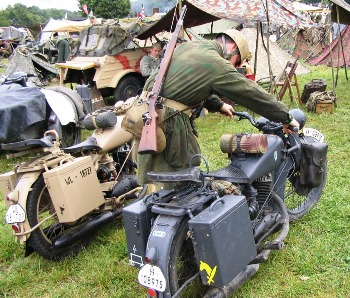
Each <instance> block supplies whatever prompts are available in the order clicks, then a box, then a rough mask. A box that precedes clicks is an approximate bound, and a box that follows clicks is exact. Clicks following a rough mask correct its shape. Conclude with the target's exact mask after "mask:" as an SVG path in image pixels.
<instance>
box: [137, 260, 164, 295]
mask: <svg viewBox="0 0 350 298" xmlns="http://www.w3.org/2000/svg"><path fill="white" fill-rule="evenodd" d="M138 280H139V283H140V284H141V285H143V286H145V287H148V288H152V289H154V290H156V291H159V292H164V291H165V288H166V281H165V277H164V274H163V272H162V270H161V269H160V268H159V267H157V266H152V265H150V264H146V265H144V266H143V267H142V268H141V269H140V271H139V275H138Z"/></svg>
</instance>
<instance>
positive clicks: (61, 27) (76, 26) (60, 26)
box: [40, 19, 90, 41]
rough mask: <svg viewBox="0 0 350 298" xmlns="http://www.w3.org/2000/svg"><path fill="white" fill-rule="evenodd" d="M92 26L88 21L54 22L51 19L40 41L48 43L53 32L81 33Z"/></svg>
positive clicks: (43, 30)
mask: <svg viewBox="0 0 350 298" xmlns="http://www.w3.org/2000/svg"><path fill="white" fill-rule="evenodd" d="M89 24H90V21H89V20H88V19H86V20H83V21H69V20H54V19H50V21H49V22H48V23H47V24H46V26H45V27H44V28H43V29H42V32H41V36H40V41H46V40H48V39H49V38H50V36H51V34H52V32H59V33H60V32H62V34H68V35H69V34H71V33H79V32H80V31H81V30H83V29H84V27H86V26H87V25H89Z"/></svg>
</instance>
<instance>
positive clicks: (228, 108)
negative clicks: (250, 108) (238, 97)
mask: <svg viewBox="0 0 350 298" xmlns="http://www.w3.org/2000/svg"><path fill="white" fill-rule="evenodd" d="M233 111H234V109H233V107H232V106H231V105H229V104H227V103H224V105H223V106H222V107H221V109H220V113H222V114H224V115H226V116H229V117H231V118H232V117H233V114H232V112H233Z"/></svg>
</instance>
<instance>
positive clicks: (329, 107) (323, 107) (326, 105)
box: [316, 102, 334, 114]
mask: <svg viewBox="0 0 350 298" xmlns="http://www.w3.org/2000/svg"><path fill="white" fill-rule="evenodd" d="M333 109H334V104H333V102H319V103H316V114H321V113H328V114H332V113H333Z"/></svg>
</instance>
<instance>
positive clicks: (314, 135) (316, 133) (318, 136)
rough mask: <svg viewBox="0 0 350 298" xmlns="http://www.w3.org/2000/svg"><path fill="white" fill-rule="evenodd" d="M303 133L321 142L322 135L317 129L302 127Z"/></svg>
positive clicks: (322, 139)
mask: <svg viewBox="0 0 350 298" xmlns="http://www.w3.org/2000/svg"><path fill="white" fill-rule="evenodd" d="M303 132H304V135H305V136H307V137H310V138H313V139H314V140H315V141H317V142H320V143H323V141H324V135H323V134H322V133H320V132H319V131H318V130H317V129H314V128H311V127H305V128H304V129H303Z"/></svg>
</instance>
